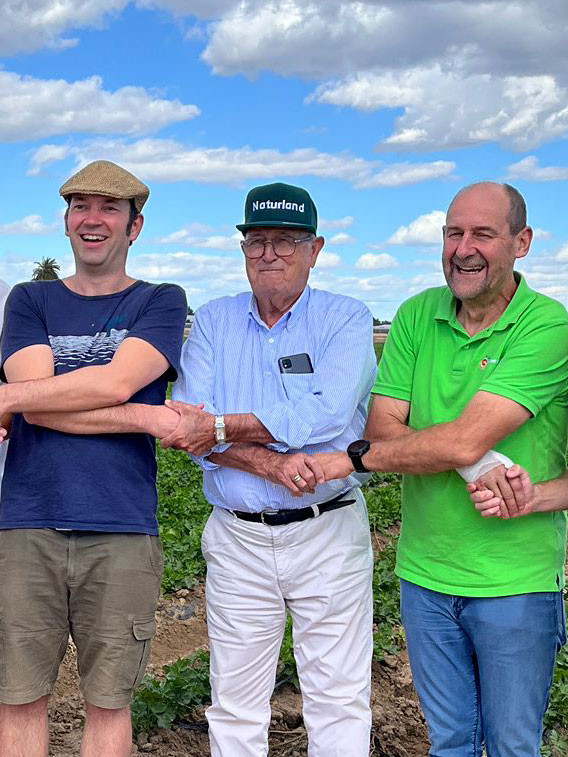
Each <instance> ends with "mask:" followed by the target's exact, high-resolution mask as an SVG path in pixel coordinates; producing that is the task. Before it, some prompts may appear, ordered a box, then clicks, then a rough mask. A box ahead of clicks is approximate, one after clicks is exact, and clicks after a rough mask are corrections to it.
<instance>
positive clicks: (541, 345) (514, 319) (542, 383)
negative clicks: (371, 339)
mask: <svg viewBox="0 0 568 757" xmlns="http://www.w3.org/2000/svg"><path fill="white" fill-rule="evenodd" d="M518 279H519V286H518V288H517V291H516V292H515V295H514V297H513V299H512V300H511V302H510V303H509V306H508V307H507V309H506V310H505V312H504V313H503V315H502V316H501V317H500V318H499V320H498V321H496V322H495V323H494V324H492V325H491V326H489V328H487V329H485V330H484V331H482V332H480V333H479V334H476V335H475V336H473V337H470V336H469V334H468V333H467V332H466V331H465V329H464V328H463V326H462V325H461V324H460V323H459V321H458V320H457V317H456V301H455V298H454V297H453V295H452V293H451V291H450V290H449V289H448V288H447V287H439V288H436V289H429V290H427V291H425V292H422V293H421V294H419V295H417V296H416V297H413V298H412V299H410V300H408V301H407V302H405V303H404V304H403V305H402V306H401V308H400V310H399V311H398V313H397V316H396V318H395V320H394V322H393V325H392V328H391V331H390V334H389V338H388V340H387V343H386V345H385V350H384V354H383V357H382V360H381V363H380V366H379V374H378V377H377V381H376V384H375V386H374V388H373V392H374V393H375V394H384V395H387V396H389V397H395V398H397V399H401V400H406V401H408V402H410V416H409V425H410V427H411V428H413V429H415V430H420V429H424V428H428V427H429V426H433V425H434V424H436V423H444V422H447V421H451V420H454V419H455V418H457V417H459V415H460V414H461V413H462V411H463V410H464V408H465V406H466V405H467V404H468V402H469V401H470V400H471V399H472V397H473V396H474V395H475V394H476V392H478V391H485V392H491V393H492V394H499V395H501V396H503V397H508V398H509V399H511V400H514V401H515V402H518V403H519V404H521V405H523V406H524V407H526V408H527V409H528V410H529V411H530V413H531V414H532V418H531V419H530V420H529V421H527V422H526V423H525V424H524V425H523V426H521V428H519V429H518V430H517V431H515V432H514V433H513V434H511V435H510V436H508V437H507V438H506V439H503V441H502V442H500V444H498V445H497V447H496V449H497V450H498V451H500V452H503V453H504V454H505V455H507V456H508V457H510V458H511V459H512V460H514V461H515V462H517V463H520V465H522V466H523V467H524V468H526V469H527V470H528V471H529V472H530V474H531V476H532V478H533V480H534V481H546V480H548V479H551V478H556V477H558V476H560V475H561V474H562V473H563V472H564V470H565V467H566V463H565V453H566V434H567V426H568V410H567V408H568V404H567V400H568V314H567V313H566V310H565V309H564V307H563V306H562V305H561V304H560V303H559V302H556V301H555V300H552V299H550V298H549V297H546V296H544V295H542V294H540V293H537V292H534V291H532V290H531V289H529V287H528V286H527V284H526V282H525V280H524V279H523V278H522V277H519V276H518ZM487 424H488V425H489V424H491V417H488V418H487ZM402 513H403V517H402V531H401V536H400V541H399V547H398V557H397V567H396V572H397V574H398V575H399V576H400V577H401V578H405V579H406V580H408V581H411V582H413V583H416V584H418V585H420V586H424V587H426V588H429V589H433V590H435V591H439V592H443V593H446V594H456V595H462V596H469V597H495V596H505V595H511V594H524V593H529V592H537V591H557V590H558V589H559V588H561V587H562V586H563V585H564V561H565V557H566V515H565V513H564V512H555V513H535V514H532V515H528V516H524V517H521V518H513V519H509V520H500V519H498V518H487V519H486V518H482V517H481V515H480V514H479V513H478V512H477V511H476V510H475V507H474V506H473V504H472V502H471V500H470V498H469V495H468V493H467V491H466V488H465V482H464V481H463V479H462V478H461V477H460V476H459V475H458V474H457V473H456V472H455V471H448V472H447V473H437V474H433V475H420V476H418V475H408V476H404V480H403V495H402Z"/></svg>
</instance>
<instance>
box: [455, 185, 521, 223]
mask: <svg viewBox="0 0 568 757" xmlns="http://www.w3.org/2000/svg"><path fill="white" fill-rule="evenodd" d="M484 190H486V191H487V194H488V195H493V196H495V197H497V196H498V195H501V196H502V197H505V198H506V199H507V201H508V204H509V207H508V211H507V222H508V224H509V232H510V234H511V236H516V235H517V234H518V233H519V232H521V231H522V230H523V229H524V228H525V227H526V225H527V206H526V203H525V200H524V198H523V196H522V194H521V193H520V192H519V190H518V189H515V187H512V186H511V185H510V184H499V183H498V182H496V181H478V182H476V183H475V184H469V185H468V186H467V187H464V188H463V189H460V191H459V192H458V193H457V195H456V196H455V197H454V199H453V200H452V201H451V203H450V206H449V208H448V215H449V213H450V210H451V209H452V206H453V204H454V203H455V201H456V200H457V199H458V197H461V196H462V195H463V194H465V193H466V192H483V191H484Z"/></svg>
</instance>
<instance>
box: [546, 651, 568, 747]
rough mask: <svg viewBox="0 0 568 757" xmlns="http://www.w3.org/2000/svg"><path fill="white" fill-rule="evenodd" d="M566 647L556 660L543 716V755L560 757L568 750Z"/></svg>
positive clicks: (567, 654)
mask: <svg viewBox="0 0 568 757" xmlns="http://www.w3.org/2000/svg"><path fill="white" fill-rule="evenodd" d="M567 731H568V648H567V647H563V649H562V650H561V651H560V652H559V654H558V658H557V660H556V669H555V671H554V682H553V684H552V688H551V690H550V702H549V705H548V710H547V711H546V715H545V716H544V741H545V744H546V747H545V749H544V750H543V757H549V755H550V757H556V755H558V757H560V755H565V754H566V753H567V752H568V733H567Z"/></svg>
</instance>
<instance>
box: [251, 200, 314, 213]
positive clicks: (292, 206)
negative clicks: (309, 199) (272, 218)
mask: <svg viewBox="0 0 568 757" xmlns="http://www.w3.org/2000/svg"><path fill="white" fill-rule="evenodd" d="M252 209H253V211H255V210H295V211H296V212H297V213H303V212H304V210H305V205H304V203H303V202H301V203H297V202H286V200H279V201H278V202H273V201H272V200H253V203H252Z"/></svg>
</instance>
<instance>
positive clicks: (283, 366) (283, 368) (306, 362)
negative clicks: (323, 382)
mask: <svg viewBox="0 0 568 757" xmlns="http://www.w3.org/2000/svg"><path fill="white" fill-rule="evenodd" d="M278 367H279V368H280V373H313V372H314V367H313V365H312V361H311V359H310V356H309V355H308V353H307V352H300V353H299V354H298V355H286V357H281V358H278Z"/></svg>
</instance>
